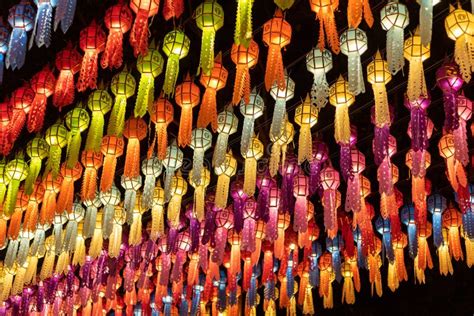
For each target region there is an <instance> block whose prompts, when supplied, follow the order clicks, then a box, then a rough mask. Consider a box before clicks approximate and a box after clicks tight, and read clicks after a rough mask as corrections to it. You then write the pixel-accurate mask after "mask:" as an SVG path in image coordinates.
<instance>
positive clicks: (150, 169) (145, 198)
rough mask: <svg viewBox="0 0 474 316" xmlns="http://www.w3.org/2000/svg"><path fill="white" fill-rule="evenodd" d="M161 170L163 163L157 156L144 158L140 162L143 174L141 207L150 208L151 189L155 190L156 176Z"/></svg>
mask: <svg viewBox="0 0 474 316" xmlns="http://www.w3.org/2000/svg"><path fill="white" fill-rule="evenodd" d="M162 170H163V165H162V164H161V161H160V160H159V159H158V158H157V157H151V158H150V159H145V160H143V162H142V173H143V174H144V175H145V183H144V185H143V193H142V207H143V208H145V209H147V210H148V209H150V208H151V207H152V205H153V191H154V190H155V185H156V178H158V177H159V176H160V174H161V172H162Z"/></svg>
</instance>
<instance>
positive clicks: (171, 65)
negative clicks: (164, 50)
mask: <svg viewBox="0 0 474 316" xmlns="http://www.w3.org/2000/svg"><path fill="white" fill-rule="evenodd" d="M178 74H179V56H178V55H176V54H170V56H169V57H168V62H167V63H166V74H165V82H164V83H163V93H164V96H165V97H166V98H170V97H172V96H173V95H174V90H175V86H176V80H177V79H178Z"/></svg>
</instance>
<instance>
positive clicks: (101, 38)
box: [77, 20, 106, 92]
mask: <svg viewBox="0 0 474 316" xmlns="http://www.w3.org/2000/svg"><path fill="white" fill-rule="evenodd" d="M105 43H106V40H105V33H104V31H103V30H102V28H101V27H100V26H98V25H97V23H96V22H95V20H94V21H92V23H91V24H90V25H89V26H87V27H86V28H85V29H83V30H82V31H81V33H80V35H79V46H80V47H81V49H82V50H83V51H84V57H83V58H82V65H81V71H80V73H79V80H78V82H77V90H78V91H79V92H83V91H85V90H86V89H87V88H90V89H95V88H97V76H98V71H99V69H98V66H97V63H98V59H99V54H100V53H101V52H103V51H104V49H105Z"/></svg>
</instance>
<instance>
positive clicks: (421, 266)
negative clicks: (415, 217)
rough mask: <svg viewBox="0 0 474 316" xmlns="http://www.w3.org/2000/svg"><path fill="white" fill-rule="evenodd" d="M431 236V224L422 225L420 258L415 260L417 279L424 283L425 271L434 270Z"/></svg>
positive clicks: (419, 235)
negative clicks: (429, 243) (430, 243)
mask: <svg viewBox="0 0 474 316" xmlns="http://www.w3.org/2000/svg"><path fill="white" fill-rule="evenodd" d="M430 236H431V224H430V223H429V222H426V224H425V225H420V227H419V230H418V256H417V257H416V258H415V271H416V277H417V279H418V280H419V281H423V282H424V270H425V269H426V268H427V267H428V268H430V269H432V268H433V260H432V259H431V253H430V248H429V247H428V243H427V238H428V237H430Z"/></svg>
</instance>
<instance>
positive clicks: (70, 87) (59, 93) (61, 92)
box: [53, 42, 81, 111]
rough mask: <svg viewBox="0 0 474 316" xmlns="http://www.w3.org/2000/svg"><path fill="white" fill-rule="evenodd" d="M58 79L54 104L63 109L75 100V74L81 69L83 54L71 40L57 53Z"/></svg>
mask: <svg viewBox="0 0 474 316" xmlns="http://www.w3.org/2000/svg"><path fill="white" fill-rule="evenodd" d="M55 64H56V68H57V69H58V70H59V76H58V80H57V81H56V86H55V88H54V94H53V104H54V106H55V107H57V108H58V109H59V111H61V109H62V108H63V107H64V106H67V105H70V104H71V103H72V102H73V101H74V93H75V92H74V75H75V74H76V73H77V72H79V70H80V69H81V55H80V54H79V52H78V51H77V50H76V49H75V48H74V47H73V46H72V44H71V42H69V43H68V44H67V46H66V48H65V49H63V50H62V51H60V52H59V53H57V54H56V62H55Z"/></svg>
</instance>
